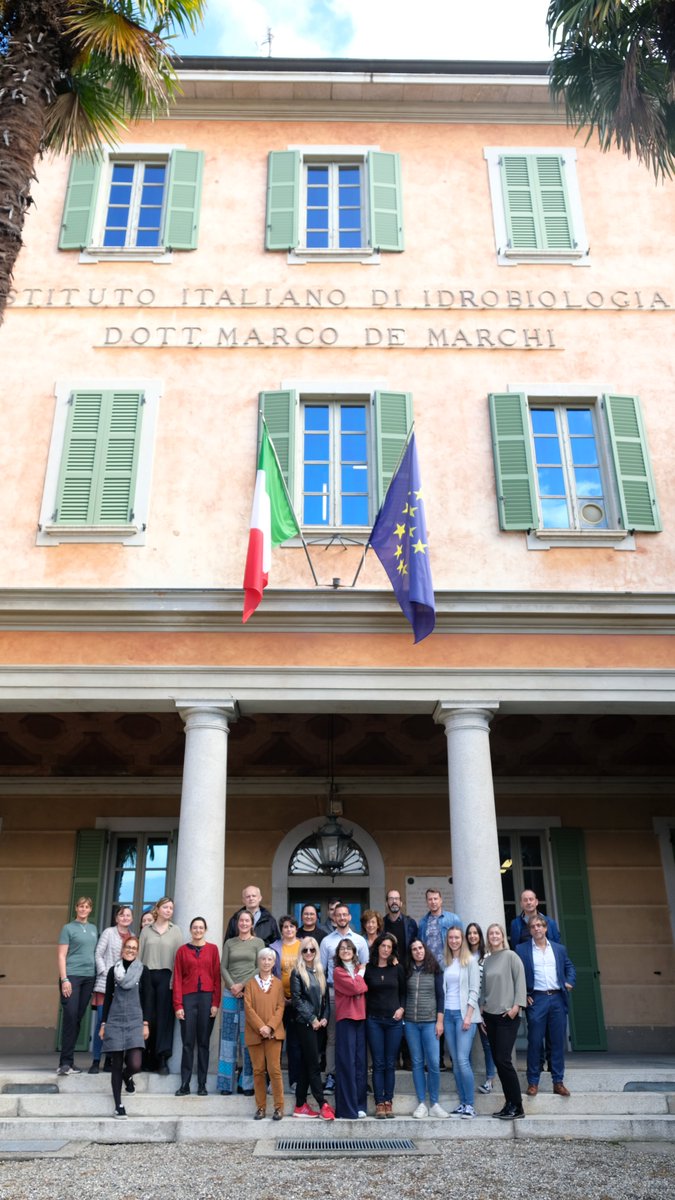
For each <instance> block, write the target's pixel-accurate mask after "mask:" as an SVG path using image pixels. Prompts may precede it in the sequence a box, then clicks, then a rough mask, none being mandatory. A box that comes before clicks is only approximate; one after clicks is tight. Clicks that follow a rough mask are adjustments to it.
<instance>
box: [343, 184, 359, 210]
mask: <svg viewBox="0 0 675 1200" xmlns="http://www.w3.org/2000/svg"><path fill="white" fill-rule="evenodd" d="M360 207H361V188H358V187H341V188H340V208H360Z"/></svg>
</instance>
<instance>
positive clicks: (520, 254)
mask: <svg viewBox="0 0 675 1200" xmlns="http://www.w3.org/2000/svg"><path fill="white" fill-rule="evenodd" d="M505 154H542V155H544V154H550V155H554V156H555V157H556V158H562V161H563V165H564V169H565V186H566V188H567V196H568V199H569V205H570V216H571V218H572V228H573V230H574V237H575V240H576V242H577V248H576V249H572V250H560V251H559V252H558V253H556V254H554V253H553V252H552V251H551V250H520V249H512V248H511V247H509V245H508V238H509V235H508V229H507V225H506V205H505V201H504V192H503V188H502V173H501V167H500V161H501V158H502V157H503V155H505ZM483 157H484V158H485V160H486V161H487V165H488V183H489V186H490V199H491V202H492V222H493V227H494V235H495V249H496V251H497V262H498V263H499V265H500V266H502V267H515V266H518V265H519V264H522V263H534V262H536V263H565V264H567V265H568V266H574V267H588V266H590V265H591V257H590V247H589V244H588V235H587V233H586V226H585V224H584V214H583V208H582V204H581V192H580V190H579V179H578V176H577V152H576V150H572V149H567V148H565V149H563V148H561V147H560V146H485V147H484V149H483Z"/></svg>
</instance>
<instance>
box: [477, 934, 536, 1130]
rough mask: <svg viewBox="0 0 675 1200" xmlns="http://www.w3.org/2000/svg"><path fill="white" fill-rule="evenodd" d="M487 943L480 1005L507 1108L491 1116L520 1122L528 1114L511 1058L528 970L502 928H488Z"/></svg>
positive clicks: (525, 1000)
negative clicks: (510, 948) (507, 943)
mask: <svg viewBox="0 0 675 1200" xmlns="http://www.w3.org/2000/svg"><path fill="white" fill-rule="evenodd" d="M486 940H487V946H488V950H489V952H490V953H489V954H488V956H487V957H486V958H485V959H484V961H483V978H482V981H481V989H480V1002H481V1010H482V1013H483V1021H484V1023H485V1028H486V1030H487V1035H488V1038H489V1039H490V1049H491V1050H492V1056H493V1058H494V1060H495V1066H496V1068H497V1074H498V1075H499V1082H500V1083H501V1085H502V1087H503V1089H504V1099H505V1104H504V1107H503V1108H502V1109H500V1111H499V1112H496V1113H493V1114H492V1115H493V1117H497V1118H499V1120H501V1121H512V1120H519V1119H520V1118H521V1117H524V1116H525V1113H524V1112H523V1097H522V1092H521V1090H520V1083H519V1081H518V1075H517V1073H516V1069H515V1067H514V1065H513V1058H512V1055H513V1047H514V1046H515V1044H516V1037H517V1035H518V1026H519V1024H520V1010H521V1008H525V1005H526V1004H527V991H526V987H525V968H524V967H523V963H522V959H520V958H519V957H518V955H517V954H514V952H513V950H509V949H508V948H507V945H506V934H505V932H504V930H503V928H502V926H501V925H498V924H497V923H495V924H493V925H488V930H487V935H486Z"/></svg>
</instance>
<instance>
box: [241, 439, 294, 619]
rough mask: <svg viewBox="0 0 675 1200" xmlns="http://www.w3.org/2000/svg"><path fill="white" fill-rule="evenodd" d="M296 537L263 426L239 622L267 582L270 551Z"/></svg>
mask: <svg viewBox="0 0 675 1200" xmlns="http://www.w3.org/2000/svg"><path fill="white" fill-rule="evenodd" d="M296 534H298V535H299V534H300V526H299V525H298V522H297V520H296V516H295V513H294V512H293V509H292V507H291V504H290V501H289V499H288V493H287V492H286V488H285V486H284V480H283V476H282V474H281V468H280V466H279V460H278V459H277V456H276V454H275V452H274V447H273V445H272V443H271V441H270V436H269V434H268V432H267V426H266V425H265V424H264V423H263V429H262V441H261V443H260V454H259V456H258V471H257V474H256V479H255V492H254V494H253V509H252V511H251V531H250V533H249V538H248V553H247V555H246V568H245V570H244V612H243V614H242V621H248V619H249V617H250V616H251V613H254V612H255V610H256V608H257V607H258V605H259V604H260V601H261V600H262V594H263V591H264V589H265V588H266V587H267V583H268V580H269V572H270V565H271V562H272V547H273V546H280V545H281V543H282V542H286V541H288V538H291V537H294V536H295V535H296Z"/></svg>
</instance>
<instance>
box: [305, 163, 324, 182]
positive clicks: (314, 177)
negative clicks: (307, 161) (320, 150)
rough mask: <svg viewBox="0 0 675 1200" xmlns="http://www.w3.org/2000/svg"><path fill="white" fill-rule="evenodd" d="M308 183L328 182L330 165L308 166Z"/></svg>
mask: <svg viewBox="0 0 675 1200" xmlns="http://www.w3.org/2000/svg"><path fill="white" fill-rule="evenodd" d="M307 183H308V184H314V183H325V184H327V183H328V167H308V168H307Z"/></svg>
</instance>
